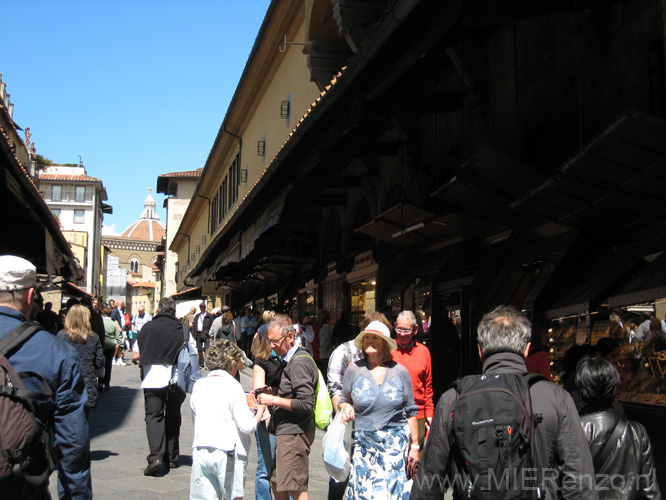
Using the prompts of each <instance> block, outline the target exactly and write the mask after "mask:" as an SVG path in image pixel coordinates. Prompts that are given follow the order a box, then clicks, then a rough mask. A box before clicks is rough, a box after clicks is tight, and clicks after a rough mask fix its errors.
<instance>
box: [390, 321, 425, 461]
mask: <svg viewBox="0 0 666 500" xmlns="http://www.w3.org/2000/svg"><path fill="white" fill-rule="evenodd" d="M394 328H395V333H396V338H395V340H396V342H397V344H398V348H397V349H396V350H395V351H393V352H392V353H391V355H392V356H393V360H394V361H396V362H397V363H400V364H401V365H402V366H404V367H405V368H407V371H408V372H409V376H410V378H411V379H412V389H413V391H414V403H416V406H417V407H418V413H417V414H416V421H417V422H418V424H419V446H420V447H421V449H423V440H424V438H425V434H426V427H430V424H431V423H432V416H433V415H434V414H435V405H434V403H433V401H432V362H431V360H430V351H429V350H428V348H427V347H426V346H424V345H423V344H422V343H421V342H417V341H416V340H415V339H414V337H415V336H416V334H417V332H418V331H419V324H418V322H417V321H416V316H415V315H414V313H413V312H412V311H402V312H401V313H400V314H398V317H397V318H396V320H395V325H394Z"/></svg>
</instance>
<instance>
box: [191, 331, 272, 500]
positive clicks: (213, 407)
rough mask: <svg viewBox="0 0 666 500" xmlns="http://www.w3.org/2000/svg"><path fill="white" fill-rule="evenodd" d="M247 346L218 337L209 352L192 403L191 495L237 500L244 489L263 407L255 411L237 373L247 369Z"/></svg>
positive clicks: (202, 499) (196, 499) (195, 385)
mask: <svg viewBox="0 0 666 500" xmlns="http://www.w3.org/2000/svg"><path fill="white" fill-rule="evenodd" d="M243 362H244V357H243V351H241V349H240V347H238V346H237V345H236V344H235V343H233V342H231V341H229V340H217V341H215V342H213V344H212V345H211V346H210V348H209V349H208V350H207V351H206V363H207V364H208V369H209V370H210V373H209V374H208V376H207V377H206V378H203V379H200V380H198V381H197V383H196V384H194V389H193V390H192V396H191V397H190V407H191V408H192V417H193V419H194V440H193V442H192V476H191V480H190V499H192V500H199V499H201V500H204V499H209V498H225V499H236V498H242V497H243V496H244V494H245V470H246V468H247V456H248V452H249V451H250V442H251V441H250V435H251V433H253V432H254V431H255V429H256V428H257V424H258V423H259V422H260V420H261V417H262V415H263V412H264V409H265V408H266V407H265V406H259V407H258V409H257V413H256V414H253V413H252V411H251V410H250V409H249V408H248V405H247V400H246V398H245V392H244V391H243V388H242V387H241V385H240V384H239V383H238V382H237V381H236V379H235V378H234V377H235V376H236V373H237V372H238V370H242V369H243V367H244V366H243Z"/></svg>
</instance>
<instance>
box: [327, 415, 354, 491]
mask: <svg viewBox="0 0 666 500" xmlns="http://www.w3.org/2000/svg"><path fill="white" fill-rule="evenodd" d="M352 430H353V424H352V423H351V422H350V423H347V424H345V423H344V422H343V421H342V412H341V411H338V413H336V414H335V418H334V419H333V422H332V423H331V424H330V425H329V426H328V430H327V431H326V435H325V436H324V440H323V442H322V453H323V458H324V466H325V467H326V472H328V474H329V475H330V476H331V477H332V478H333V479H335V480H336V481H337V482H342V481H346V480H347V478H348V477H349V471H350V470H351V456H352V444H353V443H352Z"/></svg>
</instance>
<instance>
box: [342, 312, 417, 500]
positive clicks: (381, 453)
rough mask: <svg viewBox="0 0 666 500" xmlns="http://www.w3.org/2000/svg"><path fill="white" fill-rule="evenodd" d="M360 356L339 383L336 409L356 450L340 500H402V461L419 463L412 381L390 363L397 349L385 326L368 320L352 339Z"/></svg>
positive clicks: (406, 495) (405, 493) (404, 494)
mask: <svg viewBox="0 0 666 500" xmlns="http://www.w3.org/2000/svg"><path fill="white" fill-rule="evenodd" d="M354 345H355V346H356V347H358V348H359V349H361V351H362V352H363V358H364V359H362V360H360V361H357V362H356V363H352V364H351V365H350V366H349V368H348V369H347V371H346V372H345V376H344V379H343V383H342V399H341V400H340V405H339V407H338V408H339V411H342V420H343V422H350V421H352V420H354V437H355V445H354V446H355V447H354V455H353V459H352V470H351V475H350V478H349V485H348V486H347V490H346V491H345V499H346V500H351V499H354V500H356V499H360V500H370V499H376V498H382V499H389V500H406V499H408V498H409V491H405V490H404V484H405V483H406V482H407V474H406V468H407V458H408V457H409V459H410V460H414V461H416V462H418V460H419V446H418V425H417V422H416V411H417V408H416V405H415V404H414V395H413V393H412V382H411V379H410V377H409V372H408V371H407V369H406V368H405V367H403V366H402V365H400V364H398V363H396V362H395V361H393V360H392V359H391V351H393V350H395V349H396V343H395V341H394V340H393V339H392V338H391V337H390V332H389V329H388V327H387V326H386V325H385V324H383V323H382V322H380V321H373V322H372V323H370V324H369V325H368V327H367V328H366V329H365V330H363V331H362V332H361V333H360V334H359V335H358V336H357V337H356V339H355V340H354Z"/></svg>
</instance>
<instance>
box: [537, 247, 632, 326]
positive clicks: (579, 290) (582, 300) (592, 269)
mask: <svg viewBox="0 0 666 500" xmlns="http://www.w3.org/2000/svg"><path fill="white" fill-rule="evenodd" d="M643 255H644V249H642V248H641V247H640V245H638V246H633V247H630V248H627V249H625V250H622V251H613V250H610V251H608V252H606V253H605V254H602V255H598V256H597V255H590V254H587V255H585V256H581V258H586V259H589V266H587V268H586V269H585V271H584V272H582V273H578V274H577V276H576V279H574V280H572V281H571V282H569V283H567V285H566V287H565V288H564V290H563V291H562V293H561V295H560V298H559V299H557V300H555V301H554V302H552V303H551V304H549V305H548V306H547V308H546V311H545V317H546V318H547V319H555V318H562V317H566V316H572V315H576V314H584V313H586V312H588V311H591V310H594V309H595V308H596V307H597V306H598V305H599V304H600V303H601V302H602V301H604V300H606V298H607V297H608V296H609V294H610V293H612V292H613V291H614V290H616V289H618V287H619V286H621V285H622V284H623V283H624V282H625V280H627V279H629V278H630V277H631V275H632V274H633V273H634V272H635V270H636V268H637V267H638V268H641V263H640V261H641V260H642V258H643Z"/></svg>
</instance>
